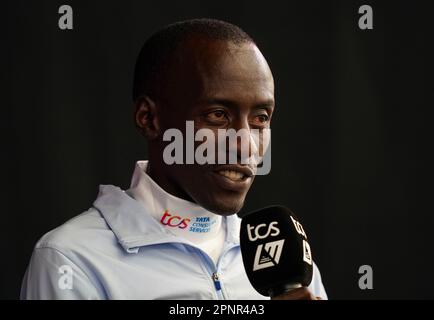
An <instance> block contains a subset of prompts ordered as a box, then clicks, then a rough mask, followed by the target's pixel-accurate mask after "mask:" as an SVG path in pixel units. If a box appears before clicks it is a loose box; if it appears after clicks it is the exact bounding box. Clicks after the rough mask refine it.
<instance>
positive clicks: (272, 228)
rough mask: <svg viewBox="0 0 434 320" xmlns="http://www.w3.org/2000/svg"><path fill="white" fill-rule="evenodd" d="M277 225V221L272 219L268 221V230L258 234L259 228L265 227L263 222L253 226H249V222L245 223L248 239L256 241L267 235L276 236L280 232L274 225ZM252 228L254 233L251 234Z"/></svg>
mask: <svg viewBox="0 0 434 320" xmlns="http://www.w3.org/2000/svg"><path fill="white" fill-rule="evenodd" d="M276 225H277V221H273V222H271V223H270V225H269V226H268V230H267V232H266V233H264V234H263V235H260V234H259V230H260V229H262V228H265V227H267V225H266V224H265V223H261V224H259V225H258V226H256V227H254V226H250V224H247V235H248V237H249V240H250V241H256V240H258V239H265V238H266V237H268V236H272V237H275V236H278V235H279V233H280V230H279V228H277V227H276ZM252 230H254V232H253V233H254V235H252Z"/></svg>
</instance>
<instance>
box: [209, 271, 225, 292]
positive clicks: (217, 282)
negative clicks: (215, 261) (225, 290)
mask: <svg viewBox="0 0 434 320" xmlns="http://www.w3.org/2000/svg"><path fill="white" fill-rule="evenodd" d="M211 277H212V280H213V281H214V286H215V288H216V290H217V291H219V290H221V289H222V287H221V285H220V280H219V276H218V274H217V272H214V273H213V274H212V276H211Z"/></svg>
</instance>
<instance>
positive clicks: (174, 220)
mask: <svg viewBox="0 0 434 320" xmlns="http://www.w3.org/2000/svg"><path fill="white" fill-rule="evenodd" d="M160 222H161V223H162V224H163V225H165V226H168V227H172V228H176V227H178V228H179V229H185V228H187V227H188V224H189V223H190V219H188V218H181V217H180V216H172V215H171V214H170V213H169V210H166V211H164V214H163V216H162V217H161V220H160Z"/></svg>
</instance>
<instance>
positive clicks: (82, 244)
mask: <svg viewBox="0 0 434 320" xmlns="http://www.w3.org/2000/svg"><path fill="white" fill-rule="evenodd" d="M107 238H112V240H113V241H114V238H115V237H114V235H113V232H112V231H111V230H110V228H109V226H108V225H107V223H106V222H105V220H104V218H103V217H102V216H101V214H100V213H99V212H98V210H96V209H95V208H90V209H89V210H87V211H85V212H83V213H82V214H80V215H78V216H76V217H74V218H72V219H70V220H68V221H67V222H65V223H64V224H63V225H61V226H59V227H57V228H56V229H53V230H51V231H49V232H48V233H46V234H45V235H44V236H43V237H42V238H41V239H40V240H39V241H38V242H37V244H36V246H35V249H43V248H51V249H56V250H58V251H60V252H62V253H64V254H65V253H66V252H68V251H76V250H80V249H86V250H89V249H90V247H95V246H98V245H99V244H100V243H101V241H102V240H107Z"/></svg>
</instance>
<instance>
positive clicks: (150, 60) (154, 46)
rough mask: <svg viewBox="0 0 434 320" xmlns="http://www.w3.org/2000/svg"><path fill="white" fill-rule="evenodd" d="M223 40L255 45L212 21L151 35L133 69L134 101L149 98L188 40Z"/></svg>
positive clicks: (170, 27)
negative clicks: (168, 64) (180, 46)
mask: <svg viewBox="0 0 434 320" xmlns="http://www.w3.org/2000/svg"><path fill="white" fill-rule="evenodd" d="M192 35H199V36H204V37H206V38H209V39H216V40H226V41H231V42H234V43H236V44H242V43H254V41H253V39H252V38H251V37H250V36H249V35H248V34H247V33H246V32H244V31H243V30H242V29H241V28H240V27H238V26H236V25H233V24H231V23H228V22H225V21H221V20H215V19H206V18H202V19H191V20H185V21H180V22H176V23H173V24H170V25H168V26H166V27H164V28H163V29H161V30H159V31H157V32H156V33H154V34H153V35H152V36H151V37H150V38H149V39H148V40H147V41H146V42H145V44H144V45H143V47H142V49H141V50H140V53H139V56H138V58H137V62H136V67H135V69H134V83H133V100H134V101H136V100H137V99H138V98H139V97H141V96H143V95H145V94H146V95H150V96H152V95H153V94H155V92H153V91H154V90H153V87H155V86H158V83H157V82H158V81H159V79H160V77H158V75H159V74H161V73H162V72H163V71H164V70H163V67H164V66H165V65H166V63H167V61H168V59H169V58H170V57H171V55H172V54H174V52H175V51H176V48H177V47H178V45H179V44H180V43H182V41H183V40H185V39H186V38H187V37H188V36H192Z"/></svg>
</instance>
